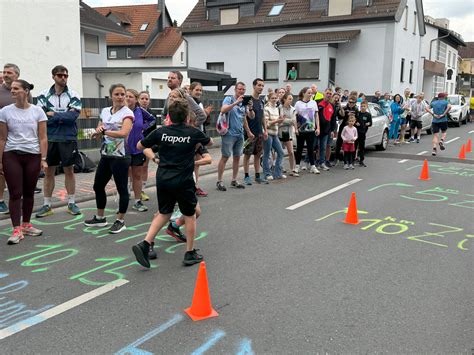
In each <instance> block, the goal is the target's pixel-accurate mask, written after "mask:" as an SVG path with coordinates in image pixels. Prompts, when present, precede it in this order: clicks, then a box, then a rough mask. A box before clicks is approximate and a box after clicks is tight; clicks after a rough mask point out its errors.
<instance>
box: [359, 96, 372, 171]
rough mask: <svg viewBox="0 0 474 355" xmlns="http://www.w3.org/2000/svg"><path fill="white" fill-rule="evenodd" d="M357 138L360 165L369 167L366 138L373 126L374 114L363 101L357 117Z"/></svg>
mask: <svg viewBox="0 0 474 355" xmlns="http://www.w3.org/2000/svg"><path fill="white" fill-rule="evenodd" d="M355 125H356V129H357V140H356V141H355V150H356V152H358V157H359V165H360V166H363V167H365V168H366V167H367V165H365V163H364V159H365V138H366V135H367V131H368V130H369V127H372V115H371V113H370V112H369V104H368V103H367V101H362V103H361V104H360V112H359V115H358V116H357V117H356V123H355Z"/></svg>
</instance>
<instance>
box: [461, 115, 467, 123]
mask: <svg viewBox="0 0 474 355" xmlns="http://www.w3.org/2000/svg"><path fill="white" fill-rule="evenodd" d="M462 124H467V115H465V116H464V119H463V120H462Z"/></svg>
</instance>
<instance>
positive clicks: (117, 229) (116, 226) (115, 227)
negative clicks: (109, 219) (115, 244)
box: [109, 219, 127, 234]
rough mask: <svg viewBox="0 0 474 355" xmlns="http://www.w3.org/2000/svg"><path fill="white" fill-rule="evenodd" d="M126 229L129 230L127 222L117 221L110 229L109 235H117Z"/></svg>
mask: <svg viewBox="0 0 474 355" xmlns="http://www.w3.org/2000/svg"><path fill="white" fill-rule="evenodd" d="M125 229H127V227H126V226H125V222H122V221H119V220H118V219H116V220H115V222H114V224H112V227H110V228H109V233H112V234H117V233H120V232H121V231H123V230H125Z"/></svg>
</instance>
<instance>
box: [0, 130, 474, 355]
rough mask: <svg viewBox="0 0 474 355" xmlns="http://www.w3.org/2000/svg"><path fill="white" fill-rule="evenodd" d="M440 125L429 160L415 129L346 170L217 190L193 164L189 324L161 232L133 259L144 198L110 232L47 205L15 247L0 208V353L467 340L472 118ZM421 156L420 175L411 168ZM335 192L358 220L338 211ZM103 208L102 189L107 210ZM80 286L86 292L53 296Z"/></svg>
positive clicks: (426, 141)
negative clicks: (202, 313) (198, 178)
mask: <svg viewBox="0 0 474 355" xmlns="http://www.w3.org/2000/svg"><path fill="white" fill-rule="evenodd" d="M448 132H449V133H448V138H447V141H449V140H451V139H454V138H456V137H459V138H458V139H457V140H454V141H452V142H450V143H449V144H448V145H447V150H446V151H444V152H442V153H441V154H440V155H439V156H438V157H436V158H432V157H431V155H429V153H430V140H431V137H430V136H426V135H424V136H423V137H422V142H421V143H420V144H410V145H404V146H400V147H395V148H391V149H390V150H389V151H387V152H381V153H379V152H370V153H369V154H368V156H367V159H366V163H367V165H368V166H369V167H368V168H356V170H354V171H344V170H342V168H340V167H339V168H334V169H331V171H329V172H326V173H322V174H321V175H318V176H316V175H310V174H302V176H301V177H300V178H288V179H287V180H285V181H278V182H274V183H272V184H271V185H268V186H260V185H258V186H251V187H248V188H247V189H245V190H243V191H241V190H233V189H229V190H228V191H227V192H218V191H216V190H215V189H214V184H215V175H209V176H206V177H204V178H203V181H202V184H203V186H204V188H205V189H207V190H208V191H210V195H209V197H207V198H203V199H201V205H202V209H203V215H202V217H201V218H200V219H199V220H198V234H199V240H198V241H197V247H198V248H200V249H201V252H202V253H203V255H204V257H205V260H206V263H207V272H208V279H209V285H210V293H211V297H212V303H213V305H214V308H215V309H216V310H217V311H218V312H219V313H220V315H219V317H217V318H212V319H208V320H204V321H201V322H193V321H191V320H190V319H189V318H188V317H187V315H185V314H184V313H183V309H184V308H186V307H189V306H190V304H191V300H192V296H193V290H194V284H195V279H196V275H197V271H198V266H193V267H187V268H186V267H183V266H182V265H181V261H182V258H183V253H184V246H183V245H181V244H176V243H175V242H173V241H172V240H171V238H170V237H168V236H166V235H165V234H164V233H161V234H162V235H161V236H160V237H159V240H158V241H157V243H158V246H159V248H158V253H159V258H158V260H157V261H155V262H154V263H153V264H154V266H155V267H154V268H152V269H150V270H145V269H143V268H142V267H140V266H138V265H136V263H135V262H134V257H133V254H132V253H131V246H132V245H133V244H134V243H136V242H138V241H140V240H141V239H142V238H143V236H144V234H145V231H146V229H147V227H148V224H149V221H150V220H151V216H152V212H151V211H150V212H146V213H137V212H134V211H133V212H132V211H131V212H130V213H129V214H128V215H127V219H126V221H127V225H128V229H127V231H125V232H123V233H120V234H118V235H110V234H107V231H106V230H94V229H93V228H85V227H84V226H83V224H82V222H83V220H84V218H85V217H87V218H88V217H89V216H90V215H91V214H92V213H93V211H94V202H93V201H91V202H88V203H83V204H81V208H82V211H84V212H86V215H85V216H79V217H76V218H73V217H71V216H69V215H68V214H66V213H65V210H64V209H57V210H55V215H54V216H51V217H48V218H46V219H41V220H37V221H34V222H35V224H36V225H37V227H39V228H42V229H43V230H44V232H45V233H44V236H41V237H36V238H28V239H26V240H24V241H23V242H22V243H20V244H19V245H16V246H7V245H6V238H7V236H8V235H9V229H8V224H7V223H8V221H2V224H3V226H2V227H0V228H1V230H0V234H1V235H3V236H4V241H5V244H3V246H2V248H1V249H0V265H1V266H0V339H2V340H0V353H2V354H57V353H67V354H72V353H78V354H109V353H122V354H124V353H130V354H149V353H155V354H186V353H194V354H202V353H204V352H206V351H207V352H208V353H225V354H251V353H255V354H316V353H321V354H323V353H329V354H333V353H382V352H383V353H411V354H419V353H442V354H445V353H470V352H471V349H473V348H474V317H473V316H474V314H473V313H474V312H473V309H474V301H473V298H472V294H473V291H474V281H473V278H472V270H473V266H474V265H473V253H474V223H473V217H474V213H473V210H474V198H473V197H474V184H473V182H474V154H473V153H468V155H467V158H468V160H465V161H460V160H458V159H457V155H458V153H459V148H460V146H461V144H462V143H465V142H466V141H467V138H468V137H471V139H472V138H474V124H469V125H467V126H462V127H461V128H456V129H450V130H449V131H448ZM469 132H470V133H469ZM423 151H425V152H426V153H423V154H421V155H417V154H420V153H421V152H423ZM423 157H426V158H428V160H429V162H430V175H431V180H430V181H420V180H419V179H418V176H419V174H420V171H421V164H422V161H421V160H420V159H423ZM226 177H227V180H228V179H229V176H228V174H227V175H226ZM355 179H360V180H357V181H354V180H355ZM351 181H352V182H353V184H352V185H350V186H347V187H344V185H343V184H345V183H348V182H351ZM337 187H339V188H340V189H339V190H337V191H335V192H333V193H331V194H328V195H327V196H324V197H321V198H317V195H319V194H321V193H324V192H327V191H328V190H331V189H333V188H337ZM351 192H355V193H356V195H357V205H358V209H359V219H360V224H359V225H348V224H345V223H343V222H342V221H343V219H344V216H345V208H346V207H347V205H348V202H349V199H350V195H351ZM148 193H149V194H150V195H153V194H154V191H153V190H152V189H150V190H149V191H148ZM313 196H316V197H315V198H314V200H313V201H311V202H307V203H306V204H300V205H299V207H298V206H297V208H295V209H292V210H290V209H287V208H288V207H290V206H293V205H295V204H298V203H300V202H302V201H304V200H307V199H308V198H311V197H313ZM148 205H149V206H156V198H154V199H153V200H152V201H150V203H149V204H148ZM116 206H117V204H116V202H114V201H113V198H109V205H108V207H109V214H110V216H111V217H110V218H109V221H111V220H112V219H111V218H112V216H113V213H114V210H115V208H116ZM130 210H131V209H130ZM112 281H115V282H118V284H116V286H117V287H116V288H111V287H110V288H108V289H107V287H108V286H107V285H109V286H110V282H112ZM127 281H128V282H127ZM104 285H105V286H104ZM104 287H105V288H104ZM97 290H98V291H97ZM98 292H104V293H103V294H100V295H99V294H98ZM81 295H86V296H87V297H90V300H88V301H86V302H83V303H81V302H77V304H71V302H68V301H70V300H73V299H74V300H75V301H77V297H79V296H81ZM86 296H84V297H86ZM79 300H80V299H79ZM27 326H29V327H27ZM26 327H27V328H26ZM23 328H26V329H23ZM22 329H23V330H22Z"/></svg>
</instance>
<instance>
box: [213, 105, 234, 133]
mask: <svg viewBox="0 0 474 355" xmlns="http://www.w3.org/2000/svg"><path fill="white" fill-rule="evenodd" d="M233 103H234V98H233V97H232V98H231V99H230V105H232V104H233ZM229 114H230V111H229V112H227V113H222V112H219V116H218V117H217V121H216V131H217V133H219V135H221V136H225V135H226V134H227V132H228V131H229V126H230V122H229V120H230V118H229Z"/></svg>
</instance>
